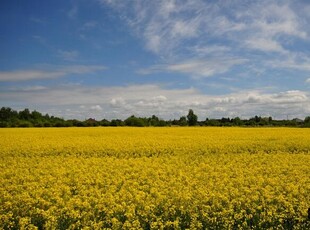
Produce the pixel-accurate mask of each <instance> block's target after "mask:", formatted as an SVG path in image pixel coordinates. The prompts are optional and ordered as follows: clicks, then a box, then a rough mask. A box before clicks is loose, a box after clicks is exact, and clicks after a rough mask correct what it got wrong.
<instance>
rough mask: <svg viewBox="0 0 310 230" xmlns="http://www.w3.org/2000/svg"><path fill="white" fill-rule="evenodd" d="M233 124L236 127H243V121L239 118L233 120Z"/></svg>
mask: <svg viewBox="0 0 310 230" xmlns="http://www.w3.org/2000/svg"><path fill="white" fill-rule="evenodd" d="M232 123H233V124H234V125H236V126H240V125H242V121H241V119H240V118H239V117H235V118H233V119H232Z"/></svg>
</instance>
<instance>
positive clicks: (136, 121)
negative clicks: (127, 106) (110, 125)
mask: <svg viewBox="0 0 310 230" xmlns="http://www.w3.org/2000/svg"><path fill="white" fill-rule="evenodd" d="M124 123H125V125H127V126H136V127H143V126H145V123H144V121H143V119H142V118H139V117H135V116H134V115H132V116H130V117H128V118H127V119H126V120H125V121H124Z"/></svg>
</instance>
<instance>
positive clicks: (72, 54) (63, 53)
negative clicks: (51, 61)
mask: <svg viewBox="0 0 310 230" xmlns="http://www.w3.org/2000/svg"><path fill="white" fill-rule="evenodd" d="M57 53H58V55H59V56H60V57H61V58H62V59H64V60H65V61H74V60H76V59H77V58H78V57H79V52H78V51H77V50H58V51H57Z"/></svg>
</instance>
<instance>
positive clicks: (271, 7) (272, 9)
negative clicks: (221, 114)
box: [100, 0, 310, 76]
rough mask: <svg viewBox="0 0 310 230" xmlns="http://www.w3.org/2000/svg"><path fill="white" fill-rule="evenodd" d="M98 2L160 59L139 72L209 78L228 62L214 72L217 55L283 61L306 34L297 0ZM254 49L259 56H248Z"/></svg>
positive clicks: (261, 60)
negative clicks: (120, 19)
mask: <svg viewBox="0 0 310 230" xmlns="http://www.w3.org/2000/svg"><path fill="white" fill-rule="evenodd" d="M100 2H101V4H105V5H106V4H107V5H109V6H111V7H112V8H113V9H116V12H117V13H119V14H120V15H121V18H123V19H124V21H125V22H126V23H127V24H128V26H129V27H130V28H131V29H132V31H133V33H134V34H136V36H137V37H138V38H140V39H141V40H142V41H143V43H144V45H145V48H146V49H147V50H149V51H151V52H153V53H155V54H156V55H158V56H159V57H160V58H161V60H162V63H163V64H162V65H156V66H153V67H150V68H147V69H142V70H140V71H139V72H140V73H143V74H147V73H151V72H156V71H163V70H166V71H179V72H186V73H188V74H189V75H191V76H192V75H200V76H212V75H214V74H217V73H223V72H226V71H227V69H229V68H230V67H231V66H230V64H229V63H224V70H223V71H217V70H218V67H217V66H216V62H217V61H218V60H219V58H218V57H224V59H227V58H232V59H233V58H235V59H240V58H241V59H247V60H249V61H250V62H252V63H262V62H263V63H265V64H270V63H271V62H274V63H275V62H276V61H278V62H282V61H283V56H284V57H286V58H289V57H290V56H291V55H295V54H296V51H295V50H294V48H293V47H294V44H295V43H296V44H297V43H298V42H299V41H300V40H304V41H305V42H306V41H308V38H309V34H308V32H309V31H310V29H309V28H308V23H307V19H306V18H309V17H308V16H307V14H308V13H307V11H306V10H305V9H306V8H307V7H309V6H307V4H305V3H302V2H298V4H297V3H295V2H292V1H289V0H284V1H280V0H274V1H271V2H270V1H269V0H262V1H250V0H236V1H203V0H196V1H191V0H158V1H143V0H136V1H130V2H128V1H121V0H115V1H110V0H101V1H100ZM256 50H260V51H263V52H264V54H259V55H253V53H252V52H253V51H256ZM305 54H306V53H305ZM267 55H268V56H267ZM306 55H308V54H306ZM193 59H199V60H208V61H209V62H210V63H212V64H214V63H215V65H212V66H208V62H207V65H206V66H204V65H202V64H201V65H200V64H199V63H198V62H193V61H192V60H193ZM224 62H225V61H224ZM167 63H168V64H167ZM171 63H174V64H171ZM244 63H245V62H244ZM244 63H243V64H244ZM226 64H227V65H226ZM225 66H227V68H225ZM232 66H233V65H232ZM196 67H199V69H197V68H196ZM269 67H270V66H269ZM271 67H274V66H271ZM286 68H293V69H297V68H298V69H303V70H306V71H308V67H307V65H306V64H305V65H300V64H299V65H298V64H294V65H288V66H287V67H286ZM253 75H254V74H253Z"/></svg>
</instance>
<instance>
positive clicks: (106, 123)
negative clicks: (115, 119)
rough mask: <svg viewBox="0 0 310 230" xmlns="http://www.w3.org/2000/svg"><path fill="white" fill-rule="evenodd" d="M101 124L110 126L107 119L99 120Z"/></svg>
mask: <svg viewBox="0 0 310 230" xmlns="http://www.w3.org/2000/svg"><path fill="white" fill-rule="evenodd" d="M100 125H101V126H110V122H109V121H108V120H107V119H103V120H101V121H100Z"/></svg>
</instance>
